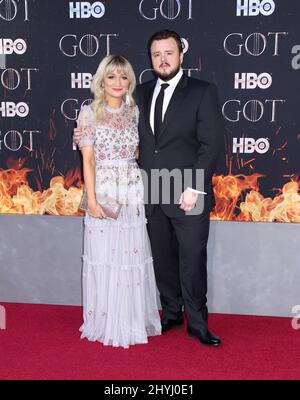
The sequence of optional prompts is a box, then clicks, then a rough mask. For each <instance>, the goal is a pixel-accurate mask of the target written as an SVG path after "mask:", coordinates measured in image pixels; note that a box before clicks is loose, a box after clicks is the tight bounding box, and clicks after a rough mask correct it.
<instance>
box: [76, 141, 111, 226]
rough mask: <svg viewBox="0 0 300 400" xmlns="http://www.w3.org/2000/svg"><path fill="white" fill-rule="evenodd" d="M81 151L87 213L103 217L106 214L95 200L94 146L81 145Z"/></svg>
mask: <svg viewBox="0 0 300 400" xmlns="http://www.w3.org/2000/svg"><path fill="white" fill-rule="evenodd" d="M81 153H82V158H83V178H84V184H85V188H86V192H87V199H88V213H89V214H90V215H91V216H92V217H95V218H105V217H106V215H105V213H104V211H103V210H102V208H101V206H100V205H99V204H98V203H97V200H96V193H95V157H94V146H84V147H82V148H81Z"/></svg>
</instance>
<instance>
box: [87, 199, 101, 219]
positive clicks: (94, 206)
mask: <svg viewBox="0 0 300 400" xmlns="http://www.w3.org/2000/svg"><path fill="white" fill-rule="evenodd" d="M87 212H88V214H89V215H90V216H91V217H94V218H100V219H102V218H106V214H105V212H104V211H103V210H102V207H101V206H100V205H99V204H98V203H97V202H88V210H87Z"/></svg>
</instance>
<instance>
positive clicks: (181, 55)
mask: <svg viewBox="0 0 300 400" xmlns="http://www.w3.org/2000/svg"><path fill="white" fill-rule="evenodd" d="M179 57H180V65H181V64H182V62H183V51H182V52H181V53H180V56H179Z"/></svg>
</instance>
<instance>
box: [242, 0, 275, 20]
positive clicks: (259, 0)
mask: <svg viewBox="0 0 300 400" xmlns="http://www.w3.org/2000/svg"><path fill="white" fill-rule="evenodd" d="M274 10H275V3H274V1H273V0H237V2H236V15H237V16H238V17H240V16H241V15H243V16H246V17H247V16H250V17H253V16H257V15H258V14H262V15H264V16H268V15H271V14H273V12H274Z"/></svg>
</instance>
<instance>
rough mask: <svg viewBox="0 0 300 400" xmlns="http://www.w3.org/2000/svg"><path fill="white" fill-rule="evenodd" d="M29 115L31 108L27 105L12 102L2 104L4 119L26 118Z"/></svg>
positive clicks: (0, 107)
mask: <svg viewBox="0 0 300 400" xmlns="http://www.w3.org/2000/svg"><path fill="white" fill-rule="evenodd" d="M28 113H29V107H28V105H27V104H26V103H23V102H20V103H18V104H15V103H13V102H12V101H7V102H5V101H2V102H1V103H0V114H1V115H2V117H15V116H18V117H22V118H23V117H26V116H27V115H28Z"/></svg>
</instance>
